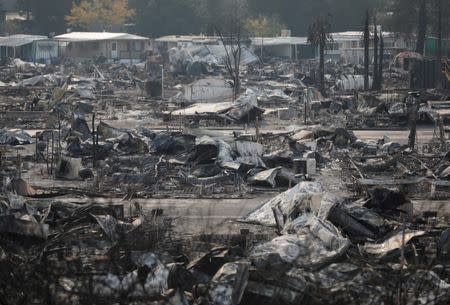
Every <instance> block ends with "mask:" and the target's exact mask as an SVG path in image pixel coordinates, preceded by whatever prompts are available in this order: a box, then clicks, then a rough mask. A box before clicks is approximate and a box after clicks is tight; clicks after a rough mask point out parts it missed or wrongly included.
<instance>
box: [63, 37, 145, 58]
mask: <svg viewBox="0 0 450 305" xmlns="http://www.w3.org/2000/svg"><path fill="white" fill-rule="evenodd" d="M55 40H57V41H59V42H60V44H61V47H62V50H63V54H62V56H63V57H65V58H71V59H74V60H85V59H92V58H98V57H100V56H103V57H105V58H106V59H107V60H108V61H111V62H112V61H117V62H123V63H126V64H129V63H131V64H135V63H139V62H141V61H142V60H144V59H145V58H146V56H147V54H148V51H149V50H150V47H151V46H150V39H149V38H147V37H142V36H137V35H132V34H127V33H108V32H73V33H67V34H64V35H59V36H56V37H55Z"/></svg>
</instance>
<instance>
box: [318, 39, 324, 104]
mask: <svg viewBox="0 0 450 305" xmlns="http://www.w3.org/2000/svg"><path fill="white" fill-rule="evenodd" d="M319 48H320V50H319V52H320V56H319V90H320V93H322V95H323V96H325V37H322V38H321V40H320V46H319Z"/></svg>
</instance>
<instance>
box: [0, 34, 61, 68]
mask: <svg viewBox="0 0 450 305" xmlns="http://www.w3.org/2000/svg"><path fill="white" fill-rule="evenodd" d="M7 57H11V58H20V59H22V60H25V61H29V62H42V63H51V62H55V61H57V60H58V57H59V49H58V42H56V41H54V40H52V39H50V38H47V36H37V35H24V34H19V35H10V36H7V37H0V59H3V58H7Z"/></svg>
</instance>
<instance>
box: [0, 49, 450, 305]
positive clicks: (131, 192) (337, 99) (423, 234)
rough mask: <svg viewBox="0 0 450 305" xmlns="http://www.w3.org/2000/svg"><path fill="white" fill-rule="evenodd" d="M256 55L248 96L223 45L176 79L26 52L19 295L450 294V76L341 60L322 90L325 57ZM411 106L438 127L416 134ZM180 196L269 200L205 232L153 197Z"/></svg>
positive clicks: (4, 281) (36, 300)
mask: <svg viewBox="0 0 450 305" xmlns="http://www.w3.org/2000/svg"><path fill="white" fill-rule="evenodd" d="M251 55H252V54H249V55H248V56H249V62H248V65H245V66H242V71H241V77H242V86H243V88H242V90H241V92H240V94H239V96H237V97H236V96H234V94H233V88H232V84H230V83H229V82H228V81H227V80H226V79H224V78H223V75H226V72H225V68H224V67H223V63H222V62H220V60H214V61H211V59H210V57H209V56H207V57H205V58H203V57H200V55H199V58H197V60H196V61H194V62H192V61H190V62H184V61H183V56H182V54H178V53H177V54H171V59H170V61H169V63H167V65H169V67H168V70H169V71H170V73H167V74H166V75H165V76H163V75H161V74H159V73H160V70H159V67H160V66H159V64H158V65H156V66H155V65H153V66H152V65H143V64H141V65H135V66H133V67H128V66H125V65H121V64H109V63H94V62H83V63H69V62H66V63H65V64H64V65H63V66H60V67H55V66H46V65H38V64H31V63H26V62H22V61H20V60H10V61H8V62H7V63H6V64H5V66H3V67H2V68H1V70H0V110H1V111H0V116H1V123H0V124H1V126H0V128H1V129H0V176H1V180H0V181H1V187H2V193H1V196H0V274H1V276H0V303H1V304H217V305H237V304H299V303H304V304H448V303H450V272H449V267H450V261H449V258H450V256H449V251H450V237H449V236H450V235H449V234H450V233H449V217H448V213H449V210H448V207H446V202H448V201H447V200H448V198H449V197H450V189H449V187H450V183H449V179H450V152H449V145H448V142H449V141H448V138H447V135H446V132H447V129H446V124H447V123H448V121H447V120H448V117H445V116H444V115H443V114H445V110H446V109H447V107H448V105H447V104H448V101H447V100H448V96H449V93H448V92H445V91H442V90H437V89H433V90H424V91H422V92H420V97H414V96H413V95H412V94H411V92H409V91H410V90H409V89H408V82H407V76H405V75H403V74H401V73H398V72H396V71H394V70H389V71H388V70H386V74H385V88H386V89H385V90H381V91H376V92H362V90H361V89H362V87H361V86H362V83H361V82H362V81H363V77H362V75H361V71H362V67H360V66H357V65H356V66H351V65H348V66H342V65H339V64H336V63H333V62H327V63H326V71H325V72H326V83H327V84H326V85H327V95H326V96H323V95H322V94H320V93H319V92H318V90H317V89H316V88H315V84H316V83H317V76H316V71H315V66H316V64H315V63H314V62H309V61H306V62H302V63H292V62H287V61H283V60H272V61H267V62H265V63H264V64H261V63H259V62H258V61H254V62H253V61H252V60H251V59H252V57H251ZM163 77H165V79H164V81H161V79H162V78H163ZM412 99H414V100H412ZM411 103H416V104H418V105H419V107H418V109H417V117H416V118H417V123H418V124H419V125H420V126H427V127H426V130H428V133H431V134H432V135H431V136H430V138H429V139H427V140H426V141H424V140H421V139H420V136H416V137H417V138H418V140H417V141H415V145H413V147H411V145H409V143H407V141H405V139H406V138H407V136H408V132H409V126H410V123H411V111H410V109H411ZM388 130H390V131H392V130H395V131H398V132H402V131H403V132H404V133H406V136H404V137H403V138H402V137H395V133H391V136H390V135H385V132H384V131H388ZM430 130H431V131H430ZM364 132H366V133H367V132H371V136H369V137H367V136H365V134H364ZM392 134H393V135H394V136H392ZM406 140H407V139H406ZM268 197H270V198H269V199H267V198H268ZM168 198H169V199H174V200H175V199H176V200H177V201H176V202H180V203H182V202H187V201H188V200H194V201H195V200H197V199H207V200H210V201H211V204H214V202H216V201H217V202H219V201H220V200H222V199H235V200H240V201H239V202H240V204H243V205H245V201H246V200H250V199H255V198H256V199H258V200H259V205H258V207H256V208H251V209H248V210H247V213H245V214H246V215H241V217H240V218H239V219H233V223H234V225H236V227H235V230H234V231H232V232H227V233H226V234H222V235H219V234H212V233H209V232H204V233H202V234H198V233H191V232H187V231H186V230H184V229H183V228H182V229H180V228H178V229H177V225H178V224H177V221H179V219H178V218H183V216H185V217H188V216H192V215H181V216H174V215H171V213H170V212H167V211H166V209H164V208H156V209H153V208H152V209H148V208H146V200H160V199H161V200H162V199H168ZM259 198H260V199H259ZM100 199H101V200H100ZM176 204H177V203H174V205H176ZM175 208H176V207H175ZM193 213H194V212H193ZM224 213H225V212H224ZM206 217H207V216H206ZM235 218H236V217H235ZM194 221H195V220H194ZM220 225H221V224H220V223H219V224H217V226H220Z"/></svg>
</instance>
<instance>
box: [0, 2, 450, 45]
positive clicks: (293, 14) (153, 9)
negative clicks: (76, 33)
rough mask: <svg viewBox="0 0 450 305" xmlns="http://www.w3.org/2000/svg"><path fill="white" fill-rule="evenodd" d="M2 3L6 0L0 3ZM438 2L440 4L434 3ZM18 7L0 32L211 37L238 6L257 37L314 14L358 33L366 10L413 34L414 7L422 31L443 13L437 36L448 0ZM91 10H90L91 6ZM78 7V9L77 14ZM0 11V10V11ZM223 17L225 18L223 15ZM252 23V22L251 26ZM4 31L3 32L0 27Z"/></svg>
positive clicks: (295, 27)
mask: <svg viewBox="0 0 450 305" xmlns="http://www.w3.org/2000/svg"><path fill="white" fill-rule="evenodd" d="M3 1H11V0H0V3H2V2H3ZM440 1H441V3H439V2H440ZM17 2H18V9H20V10H21V11H22V12H23V13H24V14H25V15H29V16H33V17H32V18H30V20H28V21H27V22H24V23H22V24H20V25H18V24H15V25H11V24H8V25H5V24H4V25H3V31H4V32H5V31H6V30H8V31H9V32H18V31H27V32H33V33H36V34H45V35H48V34H49V33H52V32H54V33H56V34H59V33H63V32H65V31H66V30H67V29H68V28H71V29H72V30H99V29H104V30H124V29H125V30H127V31H129V32H134V33H137V34H141V35H145V36H149V37H159V36H163V35H170V34H178V35H183V34H200V33H202V34H214V32H215V30H216V29H217V27H218V26H220V24H221V23H224V22H226V21H225V20H224V18H227V17H226V16H227V14H229V12H230V10H232V7H233V5H235V4H236V2H239V9H240V13H239V14H240V16H242V18H246V19H248V21H249V22H248V23H249V24H253V25H254V28H261V20H264V22H263V23H264V26H263V27H264V31H262V32H260V34H265V35H269V34H274V33H278V30H279V29H280V28H286V29H290V30H291V31H292V35H296V36H305V35H307V32H308V27H309V25H310V24H311V23H312V21H313V20H314V18H316V17H317V16H318V15H325V16H329V20H330V23H331V25H332V31H335V32H337V31H346V30H362V28H363V24H364V18H365V12H366V10H369V11H370V12H371V14H370V15H371V16H373V15H376V17H377V20H378V22H379V23H380V24H382V25H383V26H384V30H392V31H398V32H402V33H407V34H409V33H414V32H415V31H416V30H417V24H418V19H419V10H420V6H421V5H422V3H423V2H424V3H425V5H426V8H427V10H426V12H427V32H428V34H431V35H432V34H433V33H434V32H435V31H436V28H437V19H438V18H437V14H438V11H439V8H440V9H441V10H443V11H444V13H443V15H442V16H443V19H444V20H443V24H444V26H443V34H444V36H445V37H448V36H449V30H450V21H449V20H450V18H449V15H450V0H276V1H274V0H17ZM94 7H95V8H94ZM83 9H84V10H83ZM0 10H1V9H0ZM225 13H226V14H225ZM252 22H253V23H252ZM6 27H8V28H6Z"/></svg>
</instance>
